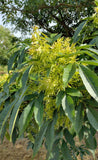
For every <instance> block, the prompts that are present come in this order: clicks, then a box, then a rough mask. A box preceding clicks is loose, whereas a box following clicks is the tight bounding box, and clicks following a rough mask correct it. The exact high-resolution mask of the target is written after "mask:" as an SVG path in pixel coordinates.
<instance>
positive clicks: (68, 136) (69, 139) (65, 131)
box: [64, 128, 75, 147]
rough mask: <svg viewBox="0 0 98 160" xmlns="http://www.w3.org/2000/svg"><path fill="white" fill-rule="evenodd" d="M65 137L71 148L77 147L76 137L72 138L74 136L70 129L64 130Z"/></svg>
mask: <svg viewBox="0 0 98 160" xmlns="http://www.w3.org/2000/svg"><path fill="white" fill-rule="evenodd" d="M64 137H65V139H66V140H67V143H69V144H70V145H71V146H73V147H74V146H75V141H74V137H73V136H72V134H71V133H70V132H69V131H68V129H67V128H66V129H65V130H64Z"/></svg>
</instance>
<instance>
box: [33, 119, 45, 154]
mask: <svg viewBox="0 0 98 160" xmlns="http://www.w3.org/2000/svg"><path fill="white" fill-rule="evenodd" d="M47 127H48V122H44V123H43V125H42V127H41V128H40V131H39V133H38V135H37V136H36V139H35V143H34V148H33V157H34V156H35V155H36V153H37V152H38V151H39V149H40V147H41V145H42V142H43V139H44V136H45V133H46V130H47Z"/></svg>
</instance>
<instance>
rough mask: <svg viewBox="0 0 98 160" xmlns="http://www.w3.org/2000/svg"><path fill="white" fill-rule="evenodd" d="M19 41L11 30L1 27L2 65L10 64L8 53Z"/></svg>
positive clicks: (0, 54)
mask: <svg viewBox="0 0 98 160" xmlns="http://www.w3.org/2000/svg"><path fill="white" fill-rule="evenodd" d="M17 40H18V38H16V37H15V36H14V35H12V34H11V32H10V30H9V29H7V28H5V27H3V26H0V64H1V65H6V64H7V62H8V58H9V56H10V55H9V54H8V51H9V49H11V48H12V47H13V45H14V43H15V42H16V41H17Z"/></svg>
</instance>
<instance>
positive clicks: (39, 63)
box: [0, 1, 98, 160]
mask: <svg viewBox="0 0 98 160" xmlns="http://www.w3.org/2000/svg"><path fill="white" fill-rule="evenodd" d="M96 5H97V6H98V2H97V1H96ZM95 11H96V13H95V14H94V15H93V16H91V17H89V18H87V19H85V21H83V22H82V23H81V24H80V25H79V26H78V27H77V29H76V31H75V33H74V36H73V37H72V38H68V37H67V38H65V37H61V34H58V35H55V34H52V35H51V37H48V36H47V35H45V34H43V33H41V32H40V31H39V29H38V27H36V26H35V27H34V29H33V30H34V32H33V34H32V43H24V44H23V43H22V44H20V45H18V46H17V48H16V49H15V53H14V54H13V55H12V56H11V57H10V59H9V63H8V73H9V76H8V77H7V80H6V82H5V83H4V85H3V86H2V87H1V92H0V138H1V140H2V141H3V139H4V136H6V137H7V138H8V139H10V141H12V142H13V143H15V141H16V140H17V139H18V138H20V137H28V139H29V140H30V143H29V147H30V146H31V147H32V149H33V155H34V156H35V155H36V154H37V152H38V150H39V149H40V147H41V146H42V145H45V147H46V150H47V156H46V159H47V160H65V159H66V160H77V157H78V155H80V157H81V160H83V156H84V154H86V153H87V154H89V151H91V152H92V153H93V155H94V152H95V149H96V147H97V142H96V139H95V134H96V132H97V131H98V112H97V111H98V72H97V71H98V44H97V39H98V33H97V29H98V7H96V8H95ZM89 25H90V27H89ZM87 29H88V30H87ZM89 33H90V35H89ZM76 136H78V138H79V140H80V141H82V140H84V141H85V144H83V145H80V146H77V145H76V143H75V137H76Z"/></svg>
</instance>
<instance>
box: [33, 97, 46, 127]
mask: <svg viewBox="0 0 98 160" xmlns="http://www.w3.org/2000/svg"><path fill="white" fill-rule="evenodd" d="M43 108H44V106H43V104H42V103H40V101H39V100H38V99H37V100H36V101H35V105H34V117H35V120H36V122H37V123H38V125H39V126H41V124H42V121H43Z"/></svg>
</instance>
